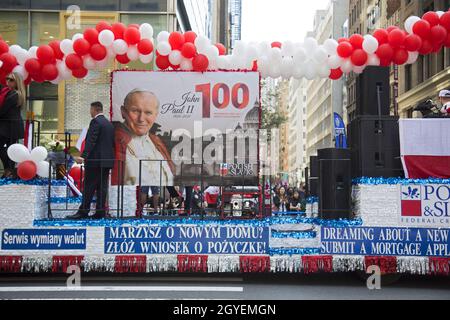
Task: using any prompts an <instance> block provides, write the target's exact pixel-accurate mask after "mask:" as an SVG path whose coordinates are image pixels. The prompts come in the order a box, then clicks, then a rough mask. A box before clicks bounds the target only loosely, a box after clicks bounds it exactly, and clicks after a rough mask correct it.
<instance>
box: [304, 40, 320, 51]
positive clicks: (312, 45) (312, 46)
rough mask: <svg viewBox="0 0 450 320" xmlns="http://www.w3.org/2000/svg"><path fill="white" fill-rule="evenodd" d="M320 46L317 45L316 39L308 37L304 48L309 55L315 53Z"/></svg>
mask: <svg viewBox="0 0 450 320" xmlns="http://www.w3.org/2000/svg"><path fill="white" fill-rule="evenodd" d="M318 46H319V44H318V43H317V40H316V39H314V38H312V37H308V38H306V39H305V43H304V47H305V50H306V53H307V54H312V53H314V51H316V49H317V47H318Z"/></svg>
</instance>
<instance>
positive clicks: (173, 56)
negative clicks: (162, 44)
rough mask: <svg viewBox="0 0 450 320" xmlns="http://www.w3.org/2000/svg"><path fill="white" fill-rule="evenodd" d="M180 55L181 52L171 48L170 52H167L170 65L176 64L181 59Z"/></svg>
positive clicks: (178, 63)
mask: <svg viewBox="0 0 450 320" xmlns="http://www.w3.org/2000/svg"><path fill="white" fill-rule="evenodd" d="M182 58H183V57H182V55H181V52H180V51H179V50H173V51H172V52H171V53H170V54H169V61H170V63H171V64H172V65H174V66H178V65H180V63H181V59H182Z"/></svg>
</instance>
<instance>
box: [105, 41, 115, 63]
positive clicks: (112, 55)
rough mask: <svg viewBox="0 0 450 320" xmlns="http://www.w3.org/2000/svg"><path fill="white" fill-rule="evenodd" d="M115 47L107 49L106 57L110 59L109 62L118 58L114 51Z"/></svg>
mask: <svg viewBox="0 0 450 320" xmlns="http://www.w3.org/2000/svg"><path fill="white" fill-rule="evenodd" d="M113 45H114V43H113ZM113 45H111V46H109V47H106V57H107V58H108V60H112V59H114V58H115V57H116V52H115V51H114V47H113Z"/></svg>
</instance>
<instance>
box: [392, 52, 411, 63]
mask: <svg viewBox="0 0 450 320" xmlns="http://www.w3.org/2000/svg"><path fill="white" fill-rule="evenodd" d="M408 58H409V55H408V51H406V50H405V49H402V48H398V49H396V50H395V53H394V58H393V59H392V60H393V62H394V63H395V64H396V65H399V66H400V65H402V64H405V63H406V61H408Z"/></svg>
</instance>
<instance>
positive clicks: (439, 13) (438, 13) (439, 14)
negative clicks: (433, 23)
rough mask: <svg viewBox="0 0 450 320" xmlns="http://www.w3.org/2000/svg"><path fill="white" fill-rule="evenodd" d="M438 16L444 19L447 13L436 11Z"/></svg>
mask: <svg viewBox="0 0 450 320" xmlns="http://www.w3.org/2000/svg"><path fill="white" fill-rule="evenodd" d="M436 13H437V15H438V16H439V18H440V17H442V15H443V14H444V13H445V12H444V11H436Z"/></svg>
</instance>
